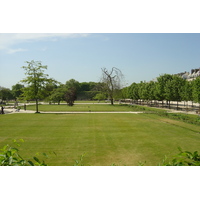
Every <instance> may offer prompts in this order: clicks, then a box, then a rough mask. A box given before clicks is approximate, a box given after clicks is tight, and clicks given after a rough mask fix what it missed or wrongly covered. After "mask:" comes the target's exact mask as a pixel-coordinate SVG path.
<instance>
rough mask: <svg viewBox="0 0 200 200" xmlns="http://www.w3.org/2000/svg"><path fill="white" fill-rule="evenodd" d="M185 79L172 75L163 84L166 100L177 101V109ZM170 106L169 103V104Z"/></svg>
mask: <svg viewBox="0 0 200 200" xmlns="http://www.w3.org/2000/svg"><path fill="white" fill-rule="evenodd" d="M185 82H186V80H184V79H183V78H182V77H180V76H177V75H173V76H172V79H171V80H170V79H169V80H168V81H167V82H166V86H165V96H166V100H168V101H169V102H170V101H177V109H178V102H179V101H181V100H182V93H183V91H184V86H185ZM169 107H170V104H169Z"/></svg>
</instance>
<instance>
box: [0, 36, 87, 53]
mask: <svg viewBox="0 0 200 200" xmlns="http://www.w3.org/2000/svg"><path fill="white" fill-rule="evenodd" d="M88 35H89V34H87V33H1V34H0V50H6V52H7V53H8V52H12V53H15V52H18V51H22V50H23V49H21V48H19V49H15V50H14V49H12V48H11V47H12V46H14V45H16V44H20V43H24V42H32V41H40V40H50V41H56V40H57V39H59V38H76V37H87V36H88Z"/></svg>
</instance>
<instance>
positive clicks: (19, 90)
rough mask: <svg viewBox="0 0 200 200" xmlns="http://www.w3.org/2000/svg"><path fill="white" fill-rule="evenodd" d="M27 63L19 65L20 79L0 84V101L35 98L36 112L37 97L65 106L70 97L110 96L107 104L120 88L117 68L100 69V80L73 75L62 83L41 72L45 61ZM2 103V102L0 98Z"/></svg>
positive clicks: (71, 104) (44, 67) (95, 97)
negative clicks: (9, 85)
mask: <svg viewBox="0 0 200 200" xmlns="http://www.w3.org/2000/svg"><path fill="white" fill-rule="evenodd" d="M26 63H27V66H22V68H23V69H24V70H25V75H26V78H25V79H23V80H21V81H20V83H17V84H16V85H13V86H12V89H11V90H10V89H8V88H3V87H1V88H0V99H1V101H8V100H15V101H17V100H27V101H30V100H34V101H36V112H38V101H39V100H46V101H49V102H50V103H51V102H53V103H58V104H60V102H61V101H66V102H67V104H68V105H69V106H73V104H74V101H75V100H76V99H77V98H78V99H80V100H92V99H95V100H104V99H110V100H111V104H113V102H114V98H116V94H119V91H120V89H121V88H120V85H119V83H120V77H121V76H120V75H122V73H121V71H120V70H119V69H117V68H112V70H111V71H110V72H109V71H108V70H106V69H105V68H104V69H102V79H101V81H100V82H82V83H79V82H78V81H76V80H74V79H70V80H68V81H66V83H65V84H62V83H60V82H58V81H56V80H55V79H53V78H49V77H48V76H49V75H48V74H45V70H46V69H47V66H46V65H42V63H41V62H39V61H34V60H32V61H30V62H29V61H26ZM0 103H2V102H0Z"/></svg>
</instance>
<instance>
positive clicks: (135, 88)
mask: <svg viewBox="0 0 200 200" xmlns="http://www.w3.org/2000/svg"><path fill="white" fill-rule="evenodd" d="M128 98H130V99H133V100H136V101H138V99H140V96H139V84H137V83H132V84H131V85H130V86H129V88H128Z"/></svg>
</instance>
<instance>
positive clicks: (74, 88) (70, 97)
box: [65, 79, 80, 106]
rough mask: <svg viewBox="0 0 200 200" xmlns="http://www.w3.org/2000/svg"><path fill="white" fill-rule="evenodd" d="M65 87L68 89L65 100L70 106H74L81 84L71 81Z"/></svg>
mask: <svg viewBox="0 0 200 200" xmlns="http://www.w3.org/2000/svg"><path fill="white" fill-rule="evenodd" d="M65 87H66V89H67V92H66V93H65V100H66V102H67V104H68V105H69V106H73V105H74V101H75V100H76V98H77V93H78V91H79V88H80V85H79V82H78V81H76V80H74V79H70V80H69V81H67V82H66V84H65Z"/></svg>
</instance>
